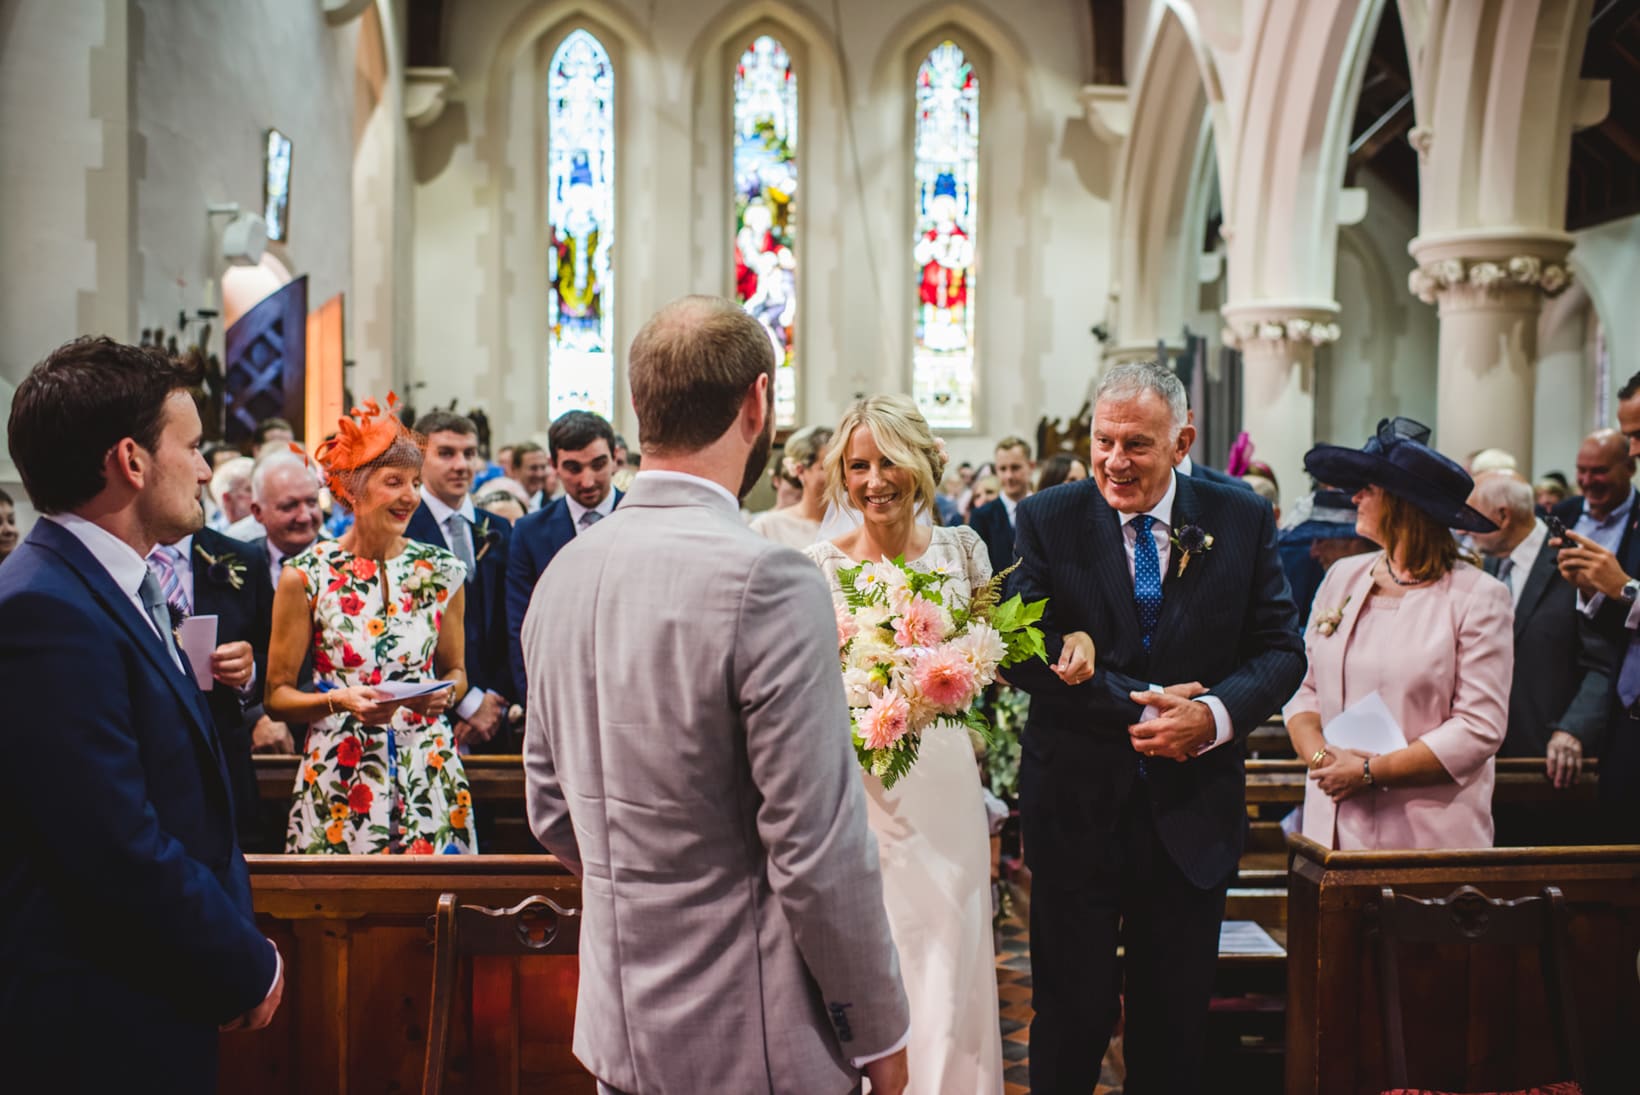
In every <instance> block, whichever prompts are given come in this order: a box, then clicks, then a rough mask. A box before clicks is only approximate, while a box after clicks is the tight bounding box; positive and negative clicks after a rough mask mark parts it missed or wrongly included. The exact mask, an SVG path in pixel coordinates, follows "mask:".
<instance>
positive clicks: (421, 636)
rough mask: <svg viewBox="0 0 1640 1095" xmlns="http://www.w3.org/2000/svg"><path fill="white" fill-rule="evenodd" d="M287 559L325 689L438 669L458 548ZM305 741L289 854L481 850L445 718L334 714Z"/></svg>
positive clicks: (421, 675) (331, 545) (323, 545)
mask: <svg viewBox="0 0 1640 1095" xmlns="http://www.w3.org/2000/svg"><path fill="white" fill-rule="evenodd" d="M285 565H286V566H291V567H295V568H296V569H297V570H298V571H300V572H301V574H302V580H303V582H304V583H305V584H306V586H307V595H308V606H309V612H310V614H311V617H312V620H313V683H314V684H315V685H316V686H317V687H318V688H319V689H320V690H321V691H328V690H329V689H331V688H348V687H352V686H354V685H372V684H380V683H381V682H383V681H426V680H431V679H432V678H434V677H436V676H437V675H438V671H437V669H436V668H435V665H434V652H435V651H436V650H437V649H438V634H439V627H440V626H441V625H442V624H443V622H444V606H445V605H446V604H447V603H448V601H449V599H450V598H451V597H452V596H454V595H455V592H456V591H457V590H459V589H461V583H462V580H463V578H464V577H465V574H466V571H465V568H463V567H462V565H461V561H460V560H458V559H457V558H456V557H455V556H454V555H452V554H450V553H449V552H448V551H445V550H443V549H442V548H436V547H431V546H429V545H427V544H421V543H417V542H415V541H409V542H407V543H406V545H405V548H404V550H403V551H402V552H400V553H399V554H398V555H396V556H394V557H393V558H391V559H389V560H387V562H386V564H385V566H384V565H382V564H379V563H377V562H376V561H375V560H373V559H363V558H359V557H357V556H355V555H352V554H350V553H348V552H346V551H344V550H342V548H341V546H340V545H339V544H337V543H336V542H335V541H334V540H323V541H320V542H319V543H317V544H315V545H313V547H311V548H309V549H308V550H307V551H304V552H303V553H302V554H300V555H298V556H296V557H294V558H292V559H290V560H289V561H288V562H287V563H286V564H285ZM384 571H385V574H384V573H383V572H384ZM306 748H307V753H306V755H305V756H304V757H303V758H302V759H303V763H302V768H301V771H299V772H298V773H297V775H296V789H295V791H294V793H293V794H292V796H291V805H290V827H289V829H288V830H287V831H286V834H285V851H287V852H312V853H321V854H322V853H331V854H338V855H347V854H355V855H362V854H370V855H375V854H397V853H408V854H410V855H418V854H419V855H430V854H433V853H440V852H444V853H455V852H476V851H478V842H477V840H476V839H475V836H474V828H473V809H472V807H473V796H472V790H471V788H469V787H468V785H467V775H466V773H465V772H464V771H463V770H462V766H461V757H460V755H458V754H457V752H456V747H455V735H454V733H453V732H452V731H451V729H450V725H449V723H448V722H446V721H445V720H444V719H443V718H436V719H426V718H423V717H422V716H420V715H418V714H416V713H415V712H414V711H411V710H409V709H408V708H405V707H400V708H397V709H396V710H395V711H394V712H393V721H392V722H391V723H390V724H389V725H387V726H366V725H364V724H363V723H361V722H360V721H359V720H358V719H356V718H355V717H354V716H352V715H351V714H336V715H331V716H327V717H326V718H322V719H320V720H318V721H317V722H314V723H313V724H312V726H311V727H310V728H309V730H308V738H307V747H306Z"/></svg>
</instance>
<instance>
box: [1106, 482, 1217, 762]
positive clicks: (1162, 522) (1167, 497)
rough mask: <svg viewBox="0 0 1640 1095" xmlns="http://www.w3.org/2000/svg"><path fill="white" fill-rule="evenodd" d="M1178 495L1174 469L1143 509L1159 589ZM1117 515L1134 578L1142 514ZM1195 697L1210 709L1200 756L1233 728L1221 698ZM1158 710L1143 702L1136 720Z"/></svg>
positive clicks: (1157, 687)
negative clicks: (1209, 729) (1158, 496)
mask: <svg viewBox="0 0 1640 1095" xmlns="http://www.w3.org/2000/svg"><path fill="white" fill-rule="evenodd" d="M1185 459H1186V460H1188V459H1189V457H1186V458H1185ZM1179 467H1183V464H1180V465H1179ZM1178 494H1179V472H1178V469H1177V468H1175V469H1174V473H1173V475H1172V476H1171V477H1169V479H1168V483H1167V493H1166V494H1164V495H1162V500H1161V501H1160V502H1157V503H1156V504H1155V505H1154V506H1152V507H1151V508H1150V509H1148V510H1146V511H1145V512H1146V513H1148V514H1150V516H1151V517H1152V518H1153V519H1154V520H1153V521H1152V523H1151V526H1150V534H1151V536H1153V537H1155V539H1156V560H1157V562H1158V563H1160V564H1161V574H1162V582H1163V588H1166V582H1167V567H1168V563H1169V562H1171V560H1172V558H1173V500H1174V499H1175V498H1176V497H1178ZM1117 516H1118V517H1119V518H1120V519H1121V522H1122V546H1123V547H1124V548H1125V549H1126V550H1127V565H1128V577H1129V578H1130V579H1131V578H1133V577H1134V570H1135V563H1134V558H1133V551H1134V545H1136V544H1137V543H1138V542H1139V530H1138V529H1137V528H1136V527H1135V526H1134V524H1133V520H1134V518H1136V517H1141V516H1143V514H1139V513H1119V514H1117ZM1175 683H1182V682H1175ZM1150 690H1151V691H1152V692H1160V691H1161V690H1162V686H1161V685H1159V684H1152V685H1151V686H1150ZM1196 698H1197V699H1198V700H1199V701H1200V702H1202V703H1205V704H1206V705H1207V709H1208V710H1209V711H1211V712H1213V727H1214V737H1213V740H1212V741H1210V742H1208V743H1207V744H1206V745H1204V746H1202V747H1201V748H1200V749H1198V750H1197V751H1196V755H1197V756H1200V755H1201V754H1203V753H1205V752H1207V751H1208V750H1209V749H1217V748H1218V747H1219V746H1221V745H1223V744H1224V743H1225V742H1227V741H1229V740H1230V737H1231V734H1232V730H1233V727H1232V724H1231V722H1230V711H1229V709H1228V708H1226V707H1225V706H1224V701H1223V700H1221V699H1219V698H1218V697H1217V696H1212V695H1207V696H1198V697H1196ZM1161 713H1162V712H1161V709H1160V708H1159V707H1157V706H1156V705H1155V704H1150V705H1147V706H1146V707H1145V711H1144V714H1143V715H1141V716H1140V718H1139V721H1140V722H1149V721H1150V720H1151V719H1153V718H1156V717H1157V716H1158V715H1160V714H1161Z"/></svg>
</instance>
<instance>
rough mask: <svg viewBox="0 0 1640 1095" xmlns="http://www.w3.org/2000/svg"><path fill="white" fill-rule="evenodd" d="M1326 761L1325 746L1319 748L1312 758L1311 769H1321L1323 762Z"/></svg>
mask: <svg viewBox="0 0 1640 1095" xmlns="http://www.w3.org/2000/svg"><path fill="white" fill-rule="evenodd" d="M1326 759H1327V747H1326V746H1325V745H1323V746H1322V747H1321V748H1319V749H1317V750H1316V751H1315V756H1313V757H1311V758H1310V767H1311V768H1319V767H1321V762H1322V761H1324V760H1326Z"/></svg>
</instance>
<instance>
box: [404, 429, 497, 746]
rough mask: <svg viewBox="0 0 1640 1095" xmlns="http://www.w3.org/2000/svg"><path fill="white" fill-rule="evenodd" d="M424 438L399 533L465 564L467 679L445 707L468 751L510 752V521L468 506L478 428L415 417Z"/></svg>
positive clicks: (474, 465) (418, 430)
mask: <svg viewBox="0 0 1640 1095" xmlns="http://www.w3.org/2000/svg"><path fill="white" fill-rule="evenodd" d="M415 429H416V432H417V433H419V434H421V435H422V436H423V437H425V438H427V452H426V456H425V458H424V459H423V461H422V465H421V505H420V506H418V507H416V512H415V514H414V515H412V516H411V518H410V524H409V527H408V528H406V530H405V534H406V535H407V536H409V537H410V538H411V539H412V540H420V541H421V542H422V543H424V544H432V545H433V546H434V547H441V548H447V549H448V550H449V551H450V552H452V553H453V554H454V555H455V557H456V558H457V559H460V560H461V562H462V565H464V566H465V567H466V568H467V581H466V588H467V613H466V616H465V617H464V621H463V622H464V630H465V631H466V636H467V654H466V658H467V682H468V684H469V685H470V687H469V688H468V689H467V694H466V695H465V696H463V697H462V700H461V702H460V703H459V704H457V705H456V707H455V709H454V710H453V711H452V712H451V714H452V716H453V718H454V719H455V735H456V741H457V742H458V743H460V744H462V745H465V746H467V747H468V748H469V749H471V750H473V751H474V752H484V753H516V752H518V750H519V748H520V746H521V744H522V743H521V742H520V741H519V740H518V738H517V736H516V735H515V734H514V733H513V732H512V729H511V724H510V721H509V719H508V717H507V715H508V712H509V710H510V709H511V708H512V706H513V704H514V702H515V699H516V694H515V693H514V691H513V683H512V665H511V663H510V662H509V661H508V657H507V602H506V594H507V590H506V582H507V544H508V540H509V538H510V536H511V533H512V526H511V525H509V524H508V523H507V522H506V520H505V519H504V518H502V517H499V516H497V515H496V514H493V513H491V512H490V511H489V510H483V509H478V508H476V507H475V506H474V505H473V500H472V496H471V495H470V494H469V493H468V492H469V491H471V490H472V486H473V469H474V468H476V467H477V466H478V427H477V426H476V425H474V424H473V420H472V419H470V418H467V417H465V416H463V415H459V414H454V413H452V412H450V411H434V412H432V413H431V414H425V415H422V416H421V418H420V419H419V420H418V421H417V422H416V426H415Z"/></svg>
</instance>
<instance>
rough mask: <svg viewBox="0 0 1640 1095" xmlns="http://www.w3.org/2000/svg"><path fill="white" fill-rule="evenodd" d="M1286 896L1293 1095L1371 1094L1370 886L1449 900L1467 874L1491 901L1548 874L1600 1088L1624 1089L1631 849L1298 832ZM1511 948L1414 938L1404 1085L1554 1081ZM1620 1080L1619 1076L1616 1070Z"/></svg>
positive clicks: (1549, 1047) (1635, 866)
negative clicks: (1364, 844) (1319, 841)
mask: <svg viewBox="0 0 1640 1095" xmlns="http://www.w3.org/2000/svg"><path fill="white" fill-rule="evenodd" d="M1292 847H1293V850H1294V861H1293V869H1292V872H1291V874H1290V875H1289V882H1288V901H1287V916H1288V920H1287V947H1288V993H1289V995H1288V1010H1287V1092H1288V1095H1310V1093H1315V1095H1322V1093H1325V1095H1347V1093H1362V1095H1365V1093H1368V1092H1378V1091H1380V1090H1382V1088H1383V1086H1384V1076H1383V1075H1382V1072H1381V1070H1380V1061H1381V1060H1382V1055H1383V1054H1382V1050H1383V1032H1382V1028H1381V1025H1380V1022H1379V1018H1378V1016H1379V1009H1380V1003H1379V997H1378V976H1377V969H1376V964H1375V959H1376V951H1375V949H1374V948H1375V947H1376V945H1377V944H1376V939H1375V937H1373V936H1372V935H1371V934H1370V932H1369V925H1370V922H1371V909H1372V908H1373V906H1374V904H1375V902H1376V901H1377V899H1378V889H1379V887H1382V886H1393V887H1394V888H1395V890H1396V892H1398V893H1403V892H1404V893H1409V894H1412V895H1414V896H1420V897H1445V896H1446V895H1447V894H1449V893H1450V892H1451V891H1452V890H1454V889H1456V888H1457V887H1458V886H1460V885H1462V884H1465V883H1468V884H1470V885H1473V886H1476V887H1477V888H1479V889H1481V890H1482V891H1484V892H1485V893H1486V894H1487V895H1488V896H1489V897H1505V898H1508V897H1522V896H1527V895H1531V894H1535V893H1537V892H1538V891H1539V890H1541V889H1542V887H1543V886H1545V885H1555V886H1559V887H1560V888H1561V890H1562V891H1563V892H1564V893H1565V895H1566V899H1567V901H1568V903H1569V904H1570V908H1571V913H1572V926H1571V933H1572V959H1571V961H1572V971H1573V973H1572V976H1573V982H1574V984H1575V991H1576V998H1577V1010H1578V1014H1579V1018H1580V1020H1581V1028H1582V1030H1583V1034H1584V1037H1585V1040H1586V1041H1585V1045H1586V1047H1587V1049H1588V1051H1589V1056H1590V1059H1591V1064H1592V1066H1593V1068H1594V1069H1595V1078H1596V1083H1595V1085H1594V1086H1593V1087H1592V1088H1591V1091H1593V1092H1599V1091H1613V1092H1615V1091H1632V1090H1633V1088H1632V1086H1630V1087H1624V1086H1622V1085H1623V1084H1624V1083H1626V1082H1630V1081H1632V1078H1633V1076H1634V1071H1633V1065H1632V1060H1633V1046H1634V1041H1635V1039H1636V1037H1640V980H1637V978H1636V965H1635V963H1636V956H1637V953H1640V847H1605V848H1600V847H1595V848H1533V849H1489V850H1483V851H1467V852H1407V853H1386V852H1328V851H1326V850H1325V849H1322V848H1320V847H1319V846H1318V845H1316V844H1314V843H1312V842H1310V841H1307V840H1304V839H1302V838H1296V839H1295V840H1294V841H1293V844H1292ZM1534 961H1535V958H1534V957H1533V956H1526V957H1522V956H1520V955H1518V954H1516V953H1515V952H1512V951H1509V950H1498V949H1493V948H1484V949H1477V950H1473V951H1471V950H1468V949H1466V948H1452V947H1410V948H1407V950H1406V951H1404V952H1403V958H1402V979H1403V984H1402V988H1403V993H1402V1002H1403V1006H1404V1007H1405V1008H1406V1016H1407V1019H1406V1036H1407V1053H1408V1067H1409V1069H1410V1072H1411V1075H1410V1079H1411V1080H1412V1082H1413V1083H1414V1085H1415V1086H1424V1085H1429V1086H1438V1087H1445V1088H1448V1089H1453V1090H1468V1091H1477V1090H1499V1089H1511V1088H1517V1087H1522V1086H1525V1085H1527V1084H1529V1083H1538V1082H1542V1081H1543V1080H1546V1079H1550V1078H1553V1073H1554V1071H1555V1068H1554V1051H1553V1043H1552V1039H1551V1038H1550V1037H1549V1034H1548V1031H1547V1028H1546V1027H1545V1026H1544V1024H1545V1022H1546V1019H1545V1005H1544V1000H1543V990H1542V980H1541V978H1540V977H1539V976H1538V975H1537V974H1536V971H1535V968H1534V966H1533V962H1534ZM1624 1077H1627V1078H1628V1080H1625V1079H1624Z"/></svg>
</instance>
